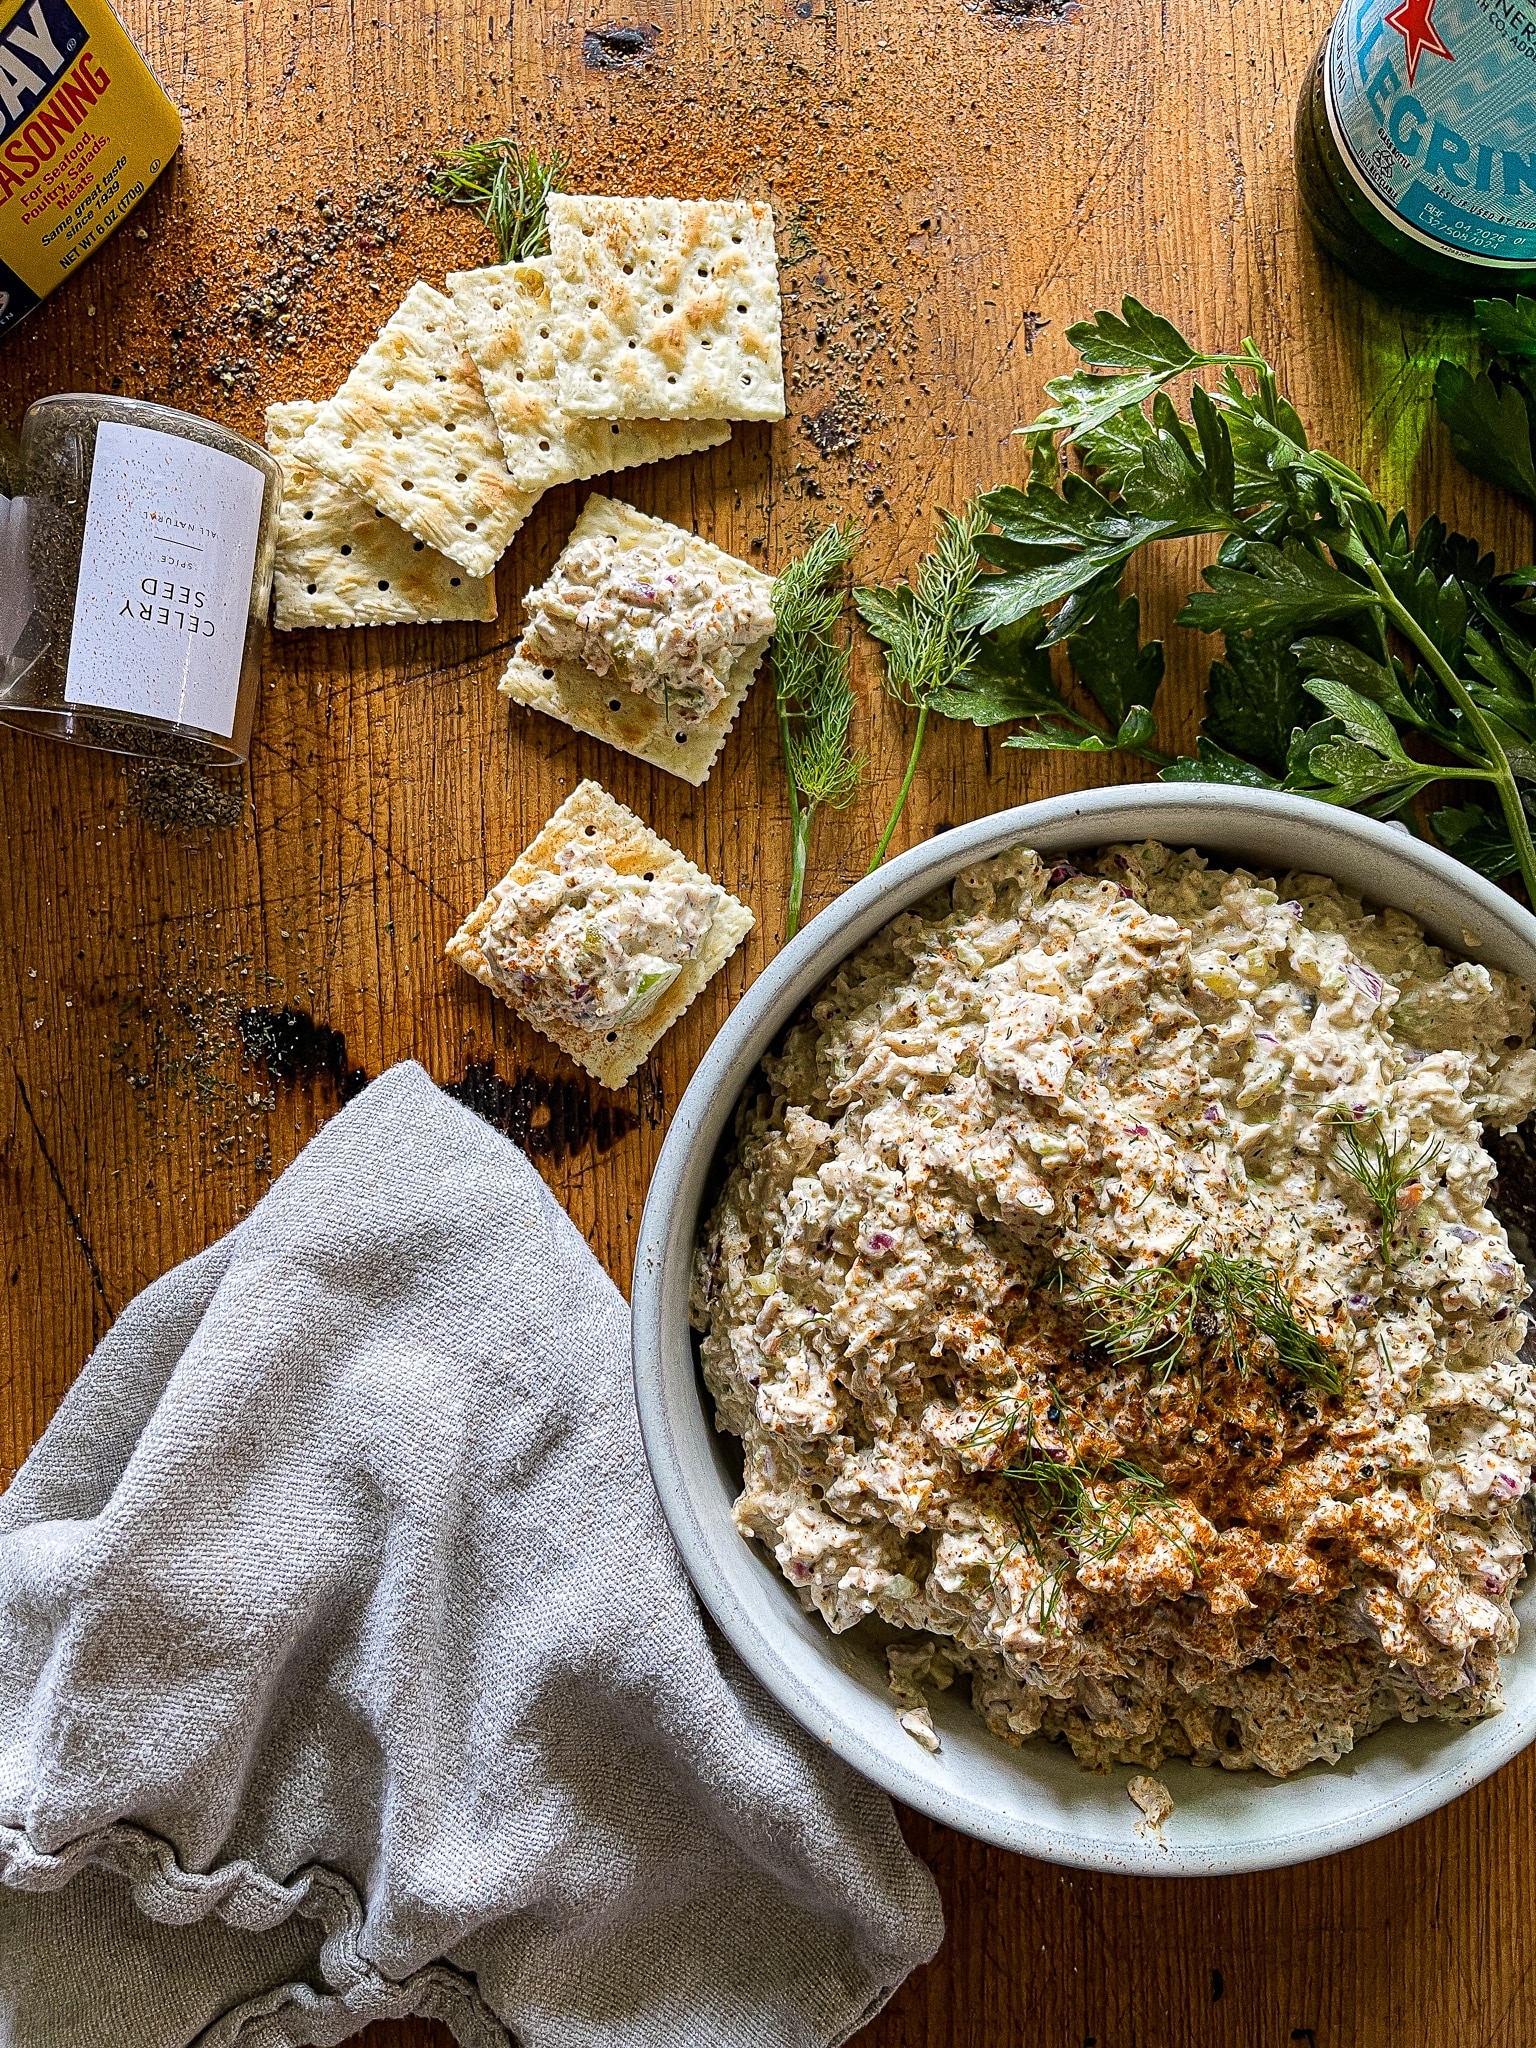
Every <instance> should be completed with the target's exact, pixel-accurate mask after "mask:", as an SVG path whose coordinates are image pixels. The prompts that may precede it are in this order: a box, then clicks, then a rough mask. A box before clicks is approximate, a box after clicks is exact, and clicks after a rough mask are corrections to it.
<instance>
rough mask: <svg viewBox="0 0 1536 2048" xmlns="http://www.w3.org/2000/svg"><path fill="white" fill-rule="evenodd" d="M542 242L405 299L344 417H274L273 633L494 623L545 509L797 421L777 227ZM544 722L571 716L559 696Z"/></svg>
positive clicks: (421, 287)
mask: <svg viewBox="0 0 1536 2048" xmlns="http://www.w3.org/2000/svg"><path fill="white" fill-rule="evenodd" d="M549 241H550V253H549V255H548V256H544V257H539V258H536V259H533V260H530V261H525V262H520V263H506V264H498V265H496V266H494V267H492V268H489V269H485V270H469V271H459V272H456V273H454V274H453V275H451V276H450V277H449V278H448V280H447V283H448V289H447V292H446V293H444V292H440V291H436V290H434V289H433V287H432V286H431V285H429V284H416V285H413V286H412V287H411V290H410V291H409V292H408V293H407V294H406V297H405V300H404V302H403V303H402V304H401V306H400V307H399V309H398V310H397V311H396V312H395V314H394V315H393V317H392V318H391V319H390V320H388V321H387V322H386V324H385V326H384V327H383V329H382V330H381V332H380V334H379V336H378V338H377V340H376V341H375V342H374V343H373V345H372V347H371V348H369V349H368V350H367V352H366V353H365V354H364V355H363V357H362V358H361V360H360V361H359V362H358V363H357V364H356V366H355V367H354V368H353V370H352V371H351V373H350V374H349V376H348V377H347V379H346V382H345V383H344V384H343V385H342V387H341V389H340V390H339V391H338V392H336V394H335V395H334V397H331V398H328V399H326V400H324V401H323V402H319V403H315V402H311V401H301V402H299V403H296V404H289V405H277V406H272V407H270V408H269V409H268V413H267V445H268V446H269V448H271V450H272V452H273V453H274V454H275V455H276V456H277V458H278V460H279V462H280V463H281V464H282V466H283V474H284V492H283V511H282V521H281V527H280V531H279V538H278V558H277V568H276V573H275V577H274V592H275V606H274V623H275V624H276V625H277V626H279V627H281V628H298V627H306V626H362V625H391V624H398V623H404V622H408V621H413V620H414V621H429V620H444V619H494V618H495V616H496V598H495V591H494V586H493V581H492V572H493V570H494V568H495V565H496V563H497V561H498V559H499V558H500V556H501V554H502V553H503V551H504V550H505V548H506V547H507V544H508V543H509V541H510V540H511V539H512V537H513V535H514V534H515V533H516V532H517V530H518V528H519V527H520V526H521V525H522V523H523V521H524V520H525V519H526V518H527V517H528V514H529V512H530V510H531V509H532V507H533V505H534V503H535V502H536V500H537V499H538V498H539V496H540V495H541V494H542V493H543V492H544V491H547V490H552V489H553V488H554V487H555V486H556V485H557V484H564V483H575V482H581V481H582V480H584V479H585V478H588V477H593V476H601V475H606V474H609V473H611V472H613V471H615V470H621V469H630V468H634V467H635V466H637V465H638V464H641V463H647V462H660V461H664V460H665V459H667V458H668V457H670V456H674V455H688V454H692V453H695V452H696V451H698V450H700V449H704V448H713V447H716V446H718V445H719V443H720V442H722V441H726V440H728V439H729V438H730V432H731V426H730V423H731V421H732V420H775V419H782V418H783V416H784V371H783V362H782V357H781V353H780V312H779V288H778V265H777V258H776V256H775V252H774V243H773V214H772V210H771V209H770V208H769V207H768V206H766V205H763V204H760V203H755V202H752V201H747V200H705V199H695V200H688V199H621V198H595V197H582V196H579V195H572V194H557V195H554V196H552V197H551V199H550V202H549ZM639 516H640V515H638V514H637V515H636V517H637V518H638V517H639ZM668 530H669V531H676V529H668ZM699 545H701V546H702V545H703V543H699ZM742 566H743V567H745V565H742ZM517 665H518V664H517V662H516V661H515V660H514V664H513V666H514V668H516V667H517ZM753 665H754V667H755V663H754V664H753ZM510 673H511V672H510V671H509V678H510ZM538 680H539V681H540V682H544V681H547V680H549V679H547V678H544V677H539V678H538ZM747 680H750V676H748V678H747ZM503 687H504V688H506V689H507V692H508V694H509V695H511V696H514V697H520V698H521V701H524V702H532V701H534V699H533V698H531V697H529V696H526V695H522V693H521V692H520V690H519V688H518V687H516V685H515V682H513V681H511V680H509V681H508V682H504V685H503ZM538 708H540V709H545V710H553V711H554V714H555V715H556V716H561V715H563V714H562V712H561V711H560V709H559V706H558V704H555V703H553V702H551V701H549V692H548V691H547V690H546V691H545V692H544V693H543V701H539V705H538ZM732 716H733V717H734V710H733V712H732ZM572 722H575V721H572ZM582 729H583V730H592V729H593V727H592V724H591V722H590V718H588V719H585V720H583V721H582ZM603 736H604V737H608V735H607V734H606V733H605V734H603ZM721 737H722V738H723V734H722V735H721ZM615 743H616V744H618V745H621V746H622V745H625V741H624V740H623V739H622V738H618V739H616V742H615ZM629 750H630V751H635V752H644V749H643V748H639V747H633V746H631V747H630V749H629ZM653 751H654V750H653ZM714 751H716V750H715V749H712V750H711V756H710V758H711V759H712V758H713V753H714ZM646 758H651V755H650V754H647V755H646ZM663 765H668V766H671V765H672V764H671V763H664V764H663ZM674 772H676V771H674ZM689 779H690V780H692V779H694V778H693V777H692V776H690V777H689ZM698 779H700V780H702V777H699V778H698Z"/></svg>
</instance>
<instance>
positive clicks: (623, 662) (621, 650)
mask: <svg viewBox="0 0 1536 2048" xmlns="http://www.w3.org/2000/svg"><path fill="white" fill-rule="evenodd" d="M772 598H773V578H772V577H771V576H766V575H764V574H763V572H762V570H760V569H754V568H753V567H752V566H751V564H750V563H747V562H742V561H738V560H737V558H736V557H735V556H734V555H728V554H727V553H726V552H725V550H724V549H723V548H717V547H715V546H714V545H713V544H712V543H711V542H709V541H706V540H701V539H700V538H699V536H698V535H697V534H696V533H689V532H687V531H686V529H684V528H683V527H680V526H673V525H671V524H670V523H669V522H668V521H667V520H665V519H655V518H652V517H651V516H650V515H649V514H648V513H645V512H639V511H637V510H636V509H635V507H634V506H633V505H626V504H624V503H622V502H621V501H620V500H618V499H616V498H604V497H599V496H595V495H594V496H593V497H591V498H589V499H588V500H587V503H586V505H585V507H584V508H583V511H582V514H581V517H580V518H579V519H578V520H577V522H576V524H575V526H574V527H573V528H572V530H571V536H570V539H569V540H568V541H567V542H566V544H565V546H564V548H563V549H562V550H561V552H560V555H559V558H558V559H557V561H556V562H555V565H554V568H553V569H552V570H551V571H550V574H549V576H548V577H547V579H546V580H545V581H544V582H543V583H542V584H540V585H539V586H538V587H537V588H536V589H534V590H531V591H530V592H529V593H528V596H527V597H526V598H525V599H524V600H523V604H524V611H525V613H526V616H527V625H526V627H525V629H524V631H523V636H522V638H521V639H520V640H519V641H518V643H517V646H516V648H515V649H514V651H513V655H512V659H511V661H510V662H509V663H508V665H507V670H506V673H505V675H504V676H503V677H502V679H501V685H500V687H501V689H502V691H503V693H504V694H505V695H506V696H508V697H510V698H511V699H512V701H513V702H514V703H516V704H523V705H526V706H527V707H528V708H529V709H530V710H533V711H543V712H547V713H548V715H549V716H550V717H551V718H559V719H562V720H563V721H564V722H565V723H566V724H567V725H569V726H574V727H575V729H576V731H577V732H584V733H589V734H590V735H591V736H592V737H593V738H594V739H599V740H606V741H607V742H608V744H609V745H610V746H613V747H618V748H620V749H621V750H622V751H623V752H624V753H626V754H634V755H636V756H637V757H638V758H639V759H640V760H642V761H649V762H650V763H651V765H652V766H653V767H656V768H665V769H666V770H667V771H668V773H669V774H672V775H678V776H681V777H682V779H683V781H684V782H691V783H693V784H694V785H695V786H697V785H698V784H699V783H702V782H703V781H704V780H705V778H706V777H707V776H708V774H709V771H710V768H711V767H712V766H713V764H714V761H715V757H716V755H717V754H718V753H719V752H720V749H721V747H723V746H724V744H725V739H726V735H727V734H728V733H729V731H730V729H731V727H732V726H733V725H734V724H735V722H736V716H737V713H738V712H739V711H740V709H741V705H742V700H743V698H745V696H746V694H747V691H748V690H749V689H750V687H751V684H752V678H753V676H754V675H756V673H757V668H758V664H759V663H760V662H761V660H762V658H763V655H764V653H765V651H766V649H767V646H768V642H769V640H770V639H771V638H772V635H773V609H772Z"/></svg>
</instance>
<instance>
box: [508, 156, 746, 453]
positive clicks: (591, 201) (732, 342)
mask: <svg viewBox="0 0 1536 2048" xmlns="http://www.w3.org/2000/svg"><path fill="white" fill-rule="evenodd" d="M549 246H550V255H551V258H552V260H553V270H552V272H551V276H550V299H551V302H552V304H553V307H554V341H555V346H556V348H557V350H558V352H559V395H560V405H561V408H562V410H563V411H565V412H568V413H579V414H582V415H583V416H585V417H588V418H591V419H657V420H668V419H695V420H702V419H730V420H781V419H783V417H784V363H783V354H782V349H781V343H780V310H779V270H778V258H777V256H776V254H775V252H774V246H773V209H772V208H771V207H770V206H767V205H765V204H764V203H763V202H761V201H754V200H746V199H610V198H593V197H585V196H579V195H574V194H569V193H553V194H552V195H551V197H550V201H549Z"/></svg>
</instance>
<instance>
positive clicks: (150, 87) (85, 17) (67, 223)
mask: <svg viewBox="0 0 1536 2048" xmlns="http://www.w3.org/2000/svg"><path fill="white" fill-rule="evenodd" d="M180 140H181V117H180V115H179V114H178V113H177V112H176V109H175V108H174V107H173V106H172V105H171V103H170V101H169V100H168V99H167V98H166V96H165V94H164V92H162V91H161V89H160V84H159V81H158V80H157V79H156V77H155V75H154V73H153V72H152V71H151V70H150V68H149V66H148V65H147V64H146V63H145V62H144V59H143V58H142V57H141V56H140V55H139V53H138V51H137V50H136V49H135V48H134V46H133V44H132V43H131V42H130V41H129V39H128V34H127V31H126V30H125V29H124V28H123V25H122V23H121V22H120V21H119V20H118V18H117V16H116V15H115V14H114V13H113V12H112V9H111V8H110V7H109V6H108V5H107V4H106V0H0V335H3V334H4V333H5V331H6V330H7V328H10V327H14V326H15V324H16V322H17V321H18V320H21V319H24V318H25V317H26V315H27V314H28V313H30V312H31V311H32V309H33V307H34V306H37V305H38V304H40V303H41V301H42V300H43V299H45V298H46V297H47V296H48V294H49V292H51V291H52V290H53V288H54V286H55V285H59V284H62V283H63V282H64V280H65V278H66V277H68V276H69V274H70V272H71V271H72V270H74V269H76V268H77V267H78V266H79V264H81V263H82V262H83V261H84V260H85V258H86V257H87V256H89V255H91V254H92V253H93V252H94V251H95V250H97V249H99V248H100V246H101V244H102V243H103V242H104V241H105V240H106V239H107V237H108V235H110V234H111V233H112V231H113V229H114V228H116V227H118V226H119V225H120V224H121V223H122V222H123V221H124V220H126V219H127V217H128V215H129V214H130V213H131V212H132V211H133V209H134V207H135V206H136V205H137V204H138V202H139V201H140V200H141V199H142V198H143V197H144V194H145V193H146V192H147V191H148V190H149V188H150V186H151V185H152V184H153V183H154V181H155V179H156V178H157V177H158V176H159V175H160V173H161V172H162V171H163V170H164V169H165V167H166V165H167V164H168V163H169V162H170V160H171V157H172V156H173V155H174V153H175V150H176V145H177V144H178V142H180Z"/></svg>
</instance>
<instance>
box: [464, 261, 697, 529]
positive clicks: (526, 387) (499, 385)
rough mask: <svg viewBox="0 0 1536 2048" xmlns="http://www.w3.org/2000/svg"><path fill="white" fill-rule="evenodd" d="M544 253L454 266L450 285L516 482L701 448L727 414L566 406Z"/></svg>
mask: <svg viewBox="0 0 1536 2048" xmlns="http://www.w3.org/2000/svg"><path fill="white" fill-rule="evenodd" d="M550 268H551V259H550V258H549V257H548V256H537V257H531V258H529V259H528V260H527V261H525V262H522V263H497V264H492V265H491V266H490V267H489V268H487V269H484V270H455V271H452V272H451V273H450V274H449V278H448V292H449V296H450V297H451V298H452V300H453V305H454V310H455V312H456V313H457V314H458V316H459V321H460V324H461V325H462V327H463V329H464V343H465V346H466V348H467V349H468V350H469V353H470V356H471V357H472V358H473V360H474V365H475V368H476V369H477V370H478V371H479V372H480V382H481V384H482V385H483V386H484V387H485V395H486V398H487V399H488V401H489V403H490V408H491V411H492V413H493V414H494V415H495V419H496V425H497V427H498V428H499V429H500V431H501V445H502V448H503V449H504V450H505V453H506V458H507V467H508V469H509V470H510V471H511V472H512V481H513V482H514V483H515V484H516V485H517V487H518V489H519V490H523V491H549V490H553V489H554V487H555V486H556V485H557V484H571V483H583V482H585V480H586V479H587V478H588V477H591V476H606V475H607V474H608V473H609V472H610V471H612V470H617V469H634V468H637V467H638V466H639V465H640V464H641V463H645V462H665V461H667V460H668V458H669V457H671V456H673V455H695V454H698V453H699V452H700V450H702V449H705V448H718V447H719V446H720V444H721V442H722V441H728V440H729V439H730V438H731V425H730V421H729V420H592V419H578V418H576V417H575V416H574V415H573V414H571V413H565V412H562V411H561V410H560V400H559V396H558V393H557V389H556V386H557V381H558V380H557V374H556V372H557V364H556V358H555V343H554V332H553V321H554V313H553V310H552V308H551V306H550V299H549V273H550Z"/></svg>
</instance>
